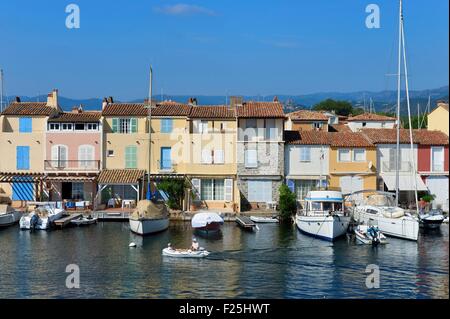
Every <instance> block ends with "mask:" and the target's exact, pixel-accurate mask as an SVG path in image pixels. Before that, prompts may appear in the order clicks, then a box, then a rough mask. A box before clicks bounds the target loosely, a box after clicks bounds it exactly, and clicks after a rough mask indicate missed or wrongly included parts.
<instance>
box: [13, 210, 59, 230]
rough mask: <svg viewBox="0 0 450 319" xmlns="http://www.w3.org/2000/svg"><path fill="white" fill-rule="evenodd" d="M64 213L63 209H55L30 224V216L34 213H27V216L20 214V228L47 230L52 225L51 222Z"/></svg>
mask: <svg viewBox="0 0 450 319" xmlns="http://www.w3.org/2000/svg"><path fill="white" fill-rule="evenodd" d="M63 215H64V210H60V209H56V210H55V212H54V213H52V214H50V215H49V216H47V217H43V218H40V217H38V221H37V223H36V225H34V227H33V225H32V222H31V220H32V218H33V216H35V213H31V214H28V215H27V216H22V217H21V218H20V220H19V226H20V229H24V230H30V229H32V228H33V229H37V230H48V229H50V227H51V226H52V224H53V222H54V221H55V220H57V219H60V218H61V217H62V216H63Z"/></svg>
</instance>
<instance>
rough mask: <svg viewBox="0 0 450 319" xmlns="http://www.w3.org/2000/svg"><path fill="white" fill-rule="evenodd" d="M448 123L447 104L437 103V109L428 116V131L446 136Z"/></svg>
mask: <svg viewBox="0 0 450 319" xmlns="http://www.w3.org/2000/svg"><path fill="white" fill-rule="evenodd" d="M448 121H449V118H448V103H444V102H439V103H438V105H437V107H436V108H435V109H434V110H433V111H432V112H431V113H430V114H428V129H429V130H431V131H441V132H443V133H445V134H446V135H447V136H448V130H449V122H448Z"/></svg>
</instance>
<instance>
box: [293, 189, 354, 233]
mask: <svg viewBox="0 0 450 319" xmlns="http://www.w3.org/2000/svg"><path fill="white" fill-rule="evenodd" d="M349 222H350V216H349V215H347V214H346V213H345V212H344V210H343V197H342V193H341V192H338V191H328V190H327V191H310V192H308V194H307V196H306V198H305V205H304V208H303V209H302V210H301V211H300V212H298V213H297V215H296V216H295V223H296V224H297V227H298V229H299V230H300V231H302V232H303V233H305V234H307V235H310V236H314V237H317V238H320V239H324V240H329V241H333V240H335V239H336V238H338V237H340V236H342V235H344V234H345V233H346V232H347V228H348V224H349Z"/></svg>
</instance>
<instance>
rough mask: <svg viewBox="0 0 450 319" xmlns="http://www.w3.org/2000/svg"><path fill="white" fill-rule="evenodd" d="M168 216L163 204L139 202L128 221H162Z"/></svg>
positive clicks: (150, 201)
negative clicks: (143, 219)
mask: <svg viewBox="0 0 450 319" xmlns="http://www.w3.org/2000/svg"><path fill="white" fill-rule="evenodd" d="M168 215H169V211H168V210H167V207H166V205H165V204H164V203H157V202H155V201H152V200H147V199H145V200H141V201H139V202H138V203H137V205H136V209H135V210H134V211H133V213H132V214H131V215H130V219H134V220H137V219H139V218H148V219H162V218H166V217H167V216H168Z"/></svg>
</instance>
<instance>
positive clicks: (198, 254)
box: [162, 248, 209, 258]
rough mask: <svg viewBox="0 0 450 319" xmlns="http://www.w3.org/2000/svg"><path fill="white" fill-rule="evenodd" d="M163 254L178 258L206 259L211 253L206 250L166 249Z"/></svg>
mask: <svg viewBox="0 0 450 319" xmlns="http://www.w3.org/2000/svg"><path fill="white" fill-rule="evenodd" d="M162 254H163V256H168V257H176V258H205V257H207V256H208V255H209V252H208V251H206V250H198V251H191V250H175V249H169V248H164V249H163V251H162Z"/></svg>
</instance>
